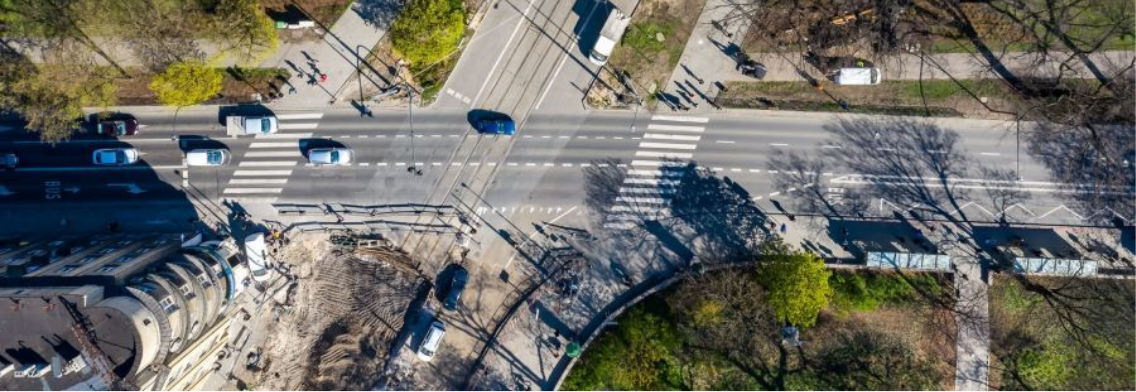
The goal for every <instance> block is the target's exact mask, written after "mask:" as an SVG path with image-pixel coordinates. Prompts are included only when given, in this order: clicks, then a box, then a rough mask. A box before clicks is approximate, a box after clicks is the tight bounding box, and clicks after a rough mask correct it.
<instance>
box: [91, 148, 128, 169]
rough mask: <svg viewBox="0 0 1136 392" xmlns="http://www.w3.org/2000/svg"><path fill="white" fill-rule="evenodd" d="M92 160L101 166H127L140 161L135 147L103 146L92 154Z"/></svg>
mask: <svg viewBox="0 0 1136 392" xmlns="http://www.w3.org/2000/svg"><path fill="white" fill-rule="evenodd" d="M91 161H92V162H94V163H95V164H96V165H100V166H126V165H133V164H135V163H138V150H135V149H133V148H103V149H99V150H95V152H94V153H93V154H91Z"/></svg>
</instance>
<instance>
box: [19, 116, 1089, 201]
mask: <svg viewBox="0 0 1136 392" xmlns="http://www.w3.org/2000/svg"><path fill="white" fill-rule="evenodd" d="M214 110H215V109H214ZM134 114H135V115H136V116H137V118H138V119H139V121H140V123H141V124H142V131H141V132H140V134H139V135H136V136H131V137H124V138H121V139H118V140H114V139H99V138H92V137H88V136H83V135H79V136H77V137H75V138H74V139H72V140H70V141H68V142H64V143H60V144H57V145H55V146H51V145H47V144H43V143H40V142H38V141H36V140H34V135H30V134H26V133H22V132H19V131H7V132H4V133H2V134H0V151H16V152H17V153H18V154H19V155H20V157H21V160H22V165H21V167H20V168H19V169H18V170H16V171H15V172H13V173H0V187H2V188H0V198H3V199H4V201H6V202H13V203H14V202H29V203H41V202H50V203H66V202H83V203H98V202H123V201H131V200H134V201H147V200H163V199H182V198H184V195H182V194H181V190H182V189H183V188H186V189H192V190H194V191H195V192H197V193H198V194H199V195H203V196H204V197H206V198H211V199H222V198H226V199H237V200H240V199H254V200H267V201H274V202H278V203H325V202H327V203H330V202H341V203H352V204H392V203H404V202H408V201H419V200H424V199H427V198H428V197H429V195H430V194H431V193H432V192H438V189H440V188H446V187H449V189H453V188H456V186H455V185H456V184H458V183H460V182H464V181H479V180H480V181H485V182H486V183H487V184H488V183H489V181H491V185H490V186H489V187H488V188H486V189H483V190H480V191H479V193H481V194H484V195H485V202H487V203H491V204H493V205H494V206H495V207H501V208H521V209H522V210H523V209H526V208H542V209H543V208H552V207H560V208H562V209H564V208H570V207H571V206H581V207H582V206H583V205H584V204H585V198H586V192H585V188H586V187H585V176H584V175H583V173H584V172H585V171H586V170H598V169H600V165H601V164H604V163H610V164H611V165H612V166H613V167H612V169H620V170H627V169H630V170H637V169H642V168H641V167H639V166H642V165H643V164H648V165H651V164H652V162H654V165H655V166H656V167H649V169H655V168H657V165H659V162H660V160H662V159H666V157H668V156H672V157H678V158H681V160H683V161H694V162H697V164H698V165H700V166H702V167H706V168H708V169H712V170H713V171H715V172H716V173H717V174H718V175H720V176H723V177H729V178H730V179H731V180H732V181H735V182H737V183H738V184H739V185H741V186H742V187H744V188H745V189H746V191H747V192H749V193H750V194H751V195H752V196H754V197H755V198H757V200H758V202H759V203H760V202H761V201H762V200H763V199H771V198H774V197H776V196H780V198H785V197H791V196H790V195H789V194H787V193H785V191H786V190H785V189H779V188H778V187H777V184H776V181H775V178H776V176H778V175H780V174H782V173H776V172H775V171H773V170H771V169H770V166H771V163H772V162H771V161H770V159H772V158H771V157H773V156H774V153H775V152H776V151H778V150H780V151H792V152H797V153H803V154H810V155H811V156H814V157H815V156H818V155H820V154H823V153H824V152H825V150H826V149H829V148H834V146H835V145H834V144H833V143H832V140H833V137H832V134H831V132H830V131H828V130H826V128H825V127H826V126H829V125H831V124H832V123H833V122H834V121H836V120H835V119H836V117H834V116H830V115H825V114H792V113H764V112H763V113H759V112H744V113H739V114H721V115H714V116H708V117H690V118H691V119H695V120H696V121H698V122H689V121H687V122H683V121H667V120H666V119H668V118H672V116H670V115H669V113H662V114H658V115H655V114H651V113H646V112H643V113H638V114H636V113H627V112H585V113H581V114H574V115H573V114H557V113H550V114H544V113H537V114H533V115H531V116H530V117H529V118H528V119H527V122H526V124H525V125H524V126H523V127H522V128H520V130H519V132H518V134H517V136H515V137H511V138H510V137H504V136H492V135H486V136H482V135H477V134H474V133H470V132H469V129H468V128H469V121H468V112H463V111H460V110H453V109H444V108H442V109H432V110H423V111H419V112H418V113H415V115H414V126H413V128H414V130H413V135H412V134H411V129H410V128H411V127H410V123H409V117H408V114H407V113H406V112H403V111H389V112H378V113H376V115H375V117H359V116H358V113H357V112H355V111H350V110H334V111H328V112H324V113H312V112H280V113H277V115H278V116H280V118H281V122H280V124H281V131H280V133H279V134H278V135H272V137H257V138H251V137H242V138H229V137H227V136H225V135H224V130H223V127H222V126H221V123H220V121H219V118H218V115H217V113H216V112H212V111H210V110H195V111H182V112H181V113H179V114H178V116H177V120H176V124H175V121H174V118H173V114H172V113H168V112H154V113H134ZM678 118H680V119H681V118H682V117H678ZM703 121H704V122H703ZM939 121H940V123H941V124H943V126H944V127H945V128H947V129H950V130H952V131H955V132H957V133H958V134H959V135H960V140H959V143H960V145H961V147H962V148H961V150H963V151H965V156H966V157H967V158H968V161H969V162H968V163H969V164H972V165H983V166H987V167H995V168H1002V169H1013V168H1014V167H1016V166H1017V164H1018V154H1017V146H1016V143H1015V139H1014V135H1013V133H1012V132H1010V131H1007V130H1006V129H1004V128H1002V127H1003V125H1002V124H1001V123H998V122H991V121H977V120H958V119H945V120H939ZM690 124H695V125H693V126H692V125H690ZM684 127H686V128H684ZM696 128H698V129H697V130H696ZM175 135H177V136H179V138H178V139H177V140H175V139H174V138H173V137H174V136H175ZM206 138H207V139H206ZM328 145H336V146H345V147H349V148H352V149H353V150H355V151H356V153H357V158H356V161H355V162H354V163H353V164H351V165H349V166H342V167H317V166H312V165H310V164H308V163H307V160H306V158H305V155H304V154H305V151H306V150H307V149H309V148H312V147H316V146H328ZM123 146H130V147H133V148H136V149H138V150H139V151H141V153H142V157H141V162H140V163H139V164H138V165H136V166H132V167H121V168H108V167H98V166H94V165H92V164H91V163H90V154H91V152H92V151H94V150H96V149H99V148H107V147H123ZM643 146H647V147H643ZM202 147H225V148H228V149H229V150H230V151H231V152H232V155H233V161H232V162H231V163H230V164H229V165H228V166H225V167H220V168H201V167H193V168H187V167H186V166H185V165H184V163H183V159H182V157H183V156H184V152H186V151H188V150H191V149H193V148H202ZM866 153H878V154H888V153H892V152H891V151H888V149H887V148H886V147H881V148H880V149H879V150H878V151H868V152H866ZM498 157H500V158H498ZM619 165H624V167H620V166H619ZM411 166H414V167H417V168H419V169H421V170H422V173H423V175H422V176H420V177H419V176H414V175H413V174H411V173H409V172H407V168H409V167H411ZM1021 168H1022V170H1021V173H1022V177H1023V180H1025V181H1031V182H1036V183H1037V184H1034V185H1031V186H1030V188H1033V189H1034V190H1035V191H1037V192H1035V193H1037V195H1035V197H1033V198H1031V199H1030V200H1029V201H1028V202H1027V203H1025V204H1024V207H1026V208H1027V209H1029V210H1030V211H1032V213H1034V214H1035V215H1042V214H1044V213H1045V212H1047V211H1050V210H1053V209H1055V208H1059V206H1062V205H1063V204H1064V202H1063V201H1062V197H1061V196H1062V195H1061V194H1060V193H1057V192H1052V191H1050V190H1052V189H1054V188H1055V185H1054V184H1048V183H1046V181H1047V180H1048V178H1047V174H1046V169H1045V168H1044V167H1042V166H1041V165H1040V164H1039V163H1038V162H1036V161H1034V160H1033V159H1032V158H1031V157H1030V156H1029V155H1028V154H1022V155H1021ZM829 170H830V171H828V172H826V173H825V176H824V178H825V179H827V180H828V181H829V184H827V185H825V186H827V187H830V188H842V187H854V186H862V185H863V184H857V182H856V180H855V177H848V176H853V175H856V174H858V173H854V172H851V171H849V170H848V169H847V168H841V167H833V168H829ZM618 171H619V170H617V172H618ZM487 172H492V173H494V176H493V177H489V178H486V177H484V175H485V173H487ZM456 173H460V174H456ZM479 176H481V177H479ZM470 179H472V180H470ZM978 188H980V187H978ZM774 193H779V194H774ZM637 200H638V199H637ZM786 205H787V206H791V204H786ZM481 207H484V206H481ZM789 208H791V207H789ZM983 208H986V209H991V208H992V206H983ZM550 211H552V210H551V209H550ZM1064 215H1068V214H1064ZM1054 217H1056V215H1054ZM1062 219H1065V217H1062ZM1062 222H1064V221H1062Z"/></svg>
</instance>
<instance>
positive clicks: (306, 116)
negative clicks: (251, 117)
mask: <svg viewBox="0 0 1136 392" xmlns="http://www.w3.org/2000/svg"><path fill="white" fill-rule="evenodd" d="M321 118H323V113H293V114H277V115H276V119H277V120H280V121H286V120H319V119H321Z"/></svg>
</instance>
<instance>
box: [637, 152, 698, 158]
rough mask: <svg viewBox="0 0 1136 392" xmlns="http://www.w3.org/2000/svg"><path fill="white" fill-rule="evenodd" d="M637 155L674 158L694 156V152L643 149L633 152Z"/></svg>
mask: <svg viewBox="0 0 1136 392" xmlns="http://www.w3.org/2000/svg"><path fill="white" fill-rule="evenodd" d="M635 156H637V157H651V158H674V159H690V158H694V154H691V153H688V152H664V151H643V150H639V151H636V152H635Z"/></svg>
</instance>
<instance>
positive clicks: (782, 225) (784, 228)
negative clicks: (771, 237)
mask: <svg viewBox="0 0 1136 392" xmlns="http://www.w3.org/2000/svg"><path fill="white" fill-rule="evenodd" d="M787 232H789V226H788V225H786V224H784V223H782V224H781V234H785V233H787Z"/></svg>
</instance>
